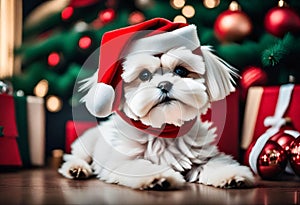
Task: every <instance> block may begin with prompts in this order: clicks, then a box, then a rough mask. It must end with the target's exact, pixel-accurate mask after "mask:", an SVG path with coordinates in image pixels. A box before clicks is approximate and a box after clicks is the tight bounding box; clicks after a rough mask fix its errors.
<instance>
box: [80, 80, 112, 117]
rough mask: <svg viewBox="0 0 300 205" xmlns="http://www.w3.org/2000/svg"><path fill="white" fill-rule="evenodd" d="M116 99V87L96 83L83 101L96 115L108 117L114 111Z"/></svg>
mask: <svg viewBox="0 0 300 205" xmlns="http://www.w3.org/2000/svg"><path fill="white" fill-rule="evenodd" d="M114 99H115V91H114V89H113V88H112V87H111V86H110V85H107V84H105V83H97V84H94V85H93V86H92V87H91V88H90V90H89V92H88V93H87V95H86V96H84V99H83V101H84V102H85V105H86V108H87V109H88V111H89V112H90V113H91V114H92V115H94V116H95V117H107V116H108V115H110V114H111V113H112V106H113V103H114Z"/></svg>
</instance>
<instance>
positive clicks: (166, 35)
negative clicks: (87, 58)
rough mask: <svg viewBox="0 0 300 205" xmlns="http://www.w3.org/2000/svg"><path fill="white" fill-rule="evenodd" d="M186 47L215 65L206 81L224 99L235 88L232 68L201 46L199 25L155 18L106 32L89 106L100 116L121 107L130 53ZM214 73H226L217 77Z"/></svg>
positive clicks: (214, 95)
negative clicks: (123, 83) (122, 77)
mask: <svg viewBox="0 0 300 205" xmlns="http://www.w3.org/2000/svg"><path fill="white" fill-rule="evenodd" d="M182 46H184V47H186V48H187V49H190V50H192V51H193V52H194V53H196V54H199V55H202V56H203V58H204V61H206V62H207V66H208V67H214V68H212V69H211V71H209V72H206V74H205V75H206V76H207V77H208V79H207V80H206V84H207V85H208V86H210V87H214V91H213V92H211V93H209V94H210V96H211V99H212V100H218V99H222V98H224V97H225V96H226V95H227V94H228V93H229V92H230V91H233V90H234V88H233V86H232V84H231V82H230V81H231V80H232V79H231V76H230V74H229V72H231V68H232V67H230V66H229V65H228V64H226V63H225V62H224V61H222V60H221V59H219V58H218V57H217V56H215V55H213V54H212V53H210V48H209V47H205V48H204V49H200V41H199V39H198V34H197V28H196V26H194V25H188V24H185V23H174V22H171V21H168V20H166V19H162V18H155V19H152V20H149V21H145V22H142V23H140V24H136V25H133V26H129V27H125V28H121V29H117V30H114V31H110V32H107V33H105V34H104V35H103V37H102V41H101V47H100V58H99V69H98V80H97V82H98V83H97V84H96V85H93V86H92V87H91V89H90V90H89V92H88V94H87V95H86V96H85V97H84V99H83V101H85V103H86V107H87V109H88V110H89V111H90V112H91V114H93V115H94V116H97V117H106V116H108V115H110V114H111V112H113V111H116V110H118V107H119V105H120V101H121V95H122V79H121V74H122V72H123V68H122V60H123V59H124V58H125V57H126V56H129V55H133V54H137V53H140V52H142V53H149V54H152V55H156V54H161V53H165V52H166V51H168V50H170V49H172V48H178V47H182ZM225 71H226V72H225ZM227 71H228V72H227ZM214 72H218V73H222V75H221V76H220V77H219V78H218V77H216V78H214V77H213V76H214ZM216 76H218V75H216ZM209 78H211V80H210V79H209ZM209 84H211V85H209ZM216 88H217V89H216Z"/></svg>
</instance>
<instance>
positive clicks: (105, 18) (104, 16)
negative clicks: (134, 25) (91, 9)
mask: <svg viewBox="0 0 300 205" xmlns="http://www.w3.org/2000/svg"><path fill="white" fill-rule="evenodd" d="M115 17H116V12H115V10H113V9H111V8H109V9H105V10H103V11H101V12H100V13H99V18H100V20H101V22H102V23H104V24H107V23H110V22H111V21H113V20H114V19H115Z"/></svg>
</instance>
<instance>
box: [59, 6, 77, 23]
mask: <svg viewBox="0 0 300 205" xmlns="http://www.w3.org/2000/svg"><path fill="white" fill-rule="evenodd" d="M73 13H74V9H73V7H70V6H68V7H66V8H64V10H62V12H61V18H62V20H68V19H70V18H71V16H72V15H73Z"/></svg>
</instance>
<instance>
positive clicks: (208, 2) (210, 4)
mask: <svg viewBox="0 0 300 205" xmlns="http://www.w3.org/2000/svg"><path fill="white" fill-rule="evenodd" d="M219 4H220V0H204V1H203V5H204V6H205V7H206V8H208V9H213V8H216V7H217V6H219Z"/></svg>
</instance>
